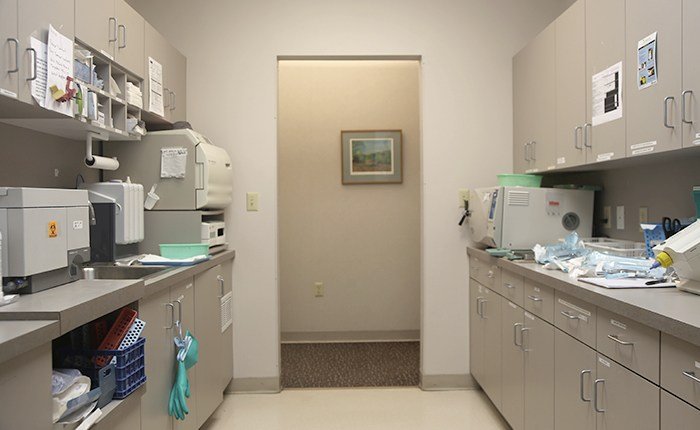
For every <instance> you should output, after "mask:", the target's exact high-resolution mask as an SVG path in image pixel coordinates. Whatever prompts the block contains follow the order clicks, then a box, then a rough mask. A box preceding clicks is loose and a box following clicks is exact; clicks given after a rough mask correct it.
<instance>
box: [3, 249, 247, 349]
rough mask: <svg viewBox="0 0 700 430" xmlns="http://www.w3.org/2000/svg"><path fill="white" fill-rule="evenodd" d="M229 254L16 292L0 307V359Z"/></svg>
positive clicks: (231, 254)
mask: <svg viewBox="0 0 700 430" xmlns="http://www.w3.org/2000/svg"><path fill="white" fill-rule="evenodd" d="M235 256H236V252H235V251H233V250H230V251H224V252H221V253H219V254H216V255H213V256H212V258H210V259H209V260H207V261H204V262H202V263H199V264H196V265H194V266H183V267H175V268H169V269H166V270H164V271H163V272H159V273H157V274H156V275H152V276H149V277H146V278H144V279H135V280H107V279H95V280H87V279H83V280H79V281H75V282H71V283H69V284H65V285H61V286H59V287H55V288H51V289H49V290H46V291H42V292H39V293H35V294H26V295H22V296H20V297H19V299H18V300H17V301H16V302H15V303H12V304H10V305H7V306H2V307H0V363H2V362H4V361H6V360H9V359H10V358H13V357H16V356H17V355H19V354H21V353H22V352H26V351H27V350H28V349H31V348H33V347H37V346H40V345H42V344H44V343H46V342H50V341H52V340H53V339H56V338H57V337H59V336H61V335H63V334H65V333H68V332H69V331H71V330H73V329H74V328H76V327H80V326H81V325H83V324H85V323H88V322H90V321H92V320H94V319H96V318H99V317H101V316H102V315H105V314H108V313H110V312H112V311H114V310H116V309H119V308H121V307H123V306H126V305H128V304H130V303H133V302H136V301H138V300H140V299H142V298H143V297H146V296H148V295H150V294H154V293H156V292H158V291H160V290H162V289H163V288H167V287H169V286H170V285H172V284H175V283H177V282H180V281H182V280H184V279H187V278H189V277H193V276H195V275H197V274H199V273H202V272H204V271H206V270H208V269H210V268H211V267H214V266H216V265H218V264H221V263H223V262H225V261H228V260H232V259H234V258H235Z"/></svg>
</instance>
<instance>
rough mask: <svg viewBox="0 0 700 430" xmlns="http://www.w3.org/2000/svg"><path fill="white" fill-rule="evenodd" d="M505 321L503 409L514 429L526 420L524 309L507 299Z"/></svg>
mask: <svg viewBox="0 0 700 430" xmlns="http://www.w3.org/2000/svg"><path fill="white" fill-rule="evenodd" d="M501 321H502V323H501V328H502V332H501V348H502V352H503V361H502V363H501V375H502V384H503V385H502V387H503V388H502V390H503V391H502V394H501V396H502V397H501V401H502V408H501V412H502V413H503V416H504V417H505V419H506V421H508V424H510V426H511V427H512V428H513V430H521V429H522V428H523V423H524V422H523V416H524V399H523V395H524V391H523V384H524V367H523V366H524V361H523V309H522V308H520V307H518V306H517V305H515V304H514V303H512V302H509V301H507V300H503V301H502V306H501Z"/></svg>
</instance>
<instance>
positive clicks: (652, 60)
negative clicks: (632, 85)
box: [637, 32, 659, 90]
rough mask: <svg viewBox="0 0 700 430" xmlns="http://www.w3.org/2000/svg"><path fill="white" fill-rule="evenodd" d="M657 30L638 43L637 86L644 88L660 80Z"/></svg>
mask: <svg viewBox="0 0 700 430" xmlns="http://www.w3.org/2000/svg"><path fill="white" fill-rule="evenodd" d="M656 54H657V52H656V32H654V33H652V34H650V35H649V36H647V37H645V38H644V39H642V40H640V41H639V42H638V43H637V88H639V89H640V90H643V89H644V88H649V87H650V86H652V85H654V84H656V82H658V79H659V77H658V70H657V69H656Z"/></svg>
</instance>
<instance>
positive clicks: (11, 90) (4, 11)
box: [0, 0, 20, 98]
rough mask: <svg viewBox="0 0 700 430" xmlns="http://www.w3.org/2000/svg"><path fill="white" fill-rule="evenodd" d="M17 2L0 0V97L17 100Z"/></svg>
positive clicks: (18, 50)
mask: <svg viewBox="0 0 700 430" xmlns="http://www.w3.org/2000/svg"><path fill="white" fill-rule="evenodd" d="M17 1H18V0H0V97H3V96H4V97H11V98H17V93H18V92H19V62H20V55H19V53H20V46H19V39H18V38H17Z"/></svg>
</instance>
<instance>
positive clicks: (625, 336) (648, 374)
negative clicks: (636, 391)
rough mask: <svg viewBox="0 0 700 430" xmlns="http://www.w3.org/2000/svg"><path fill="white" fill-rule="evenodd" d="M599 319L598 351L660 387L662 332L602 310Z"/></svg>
mask: <svg viewBox="0 0 700 430" xmlns="http://www.w3.org/2000/svg"><path fill="white" fill-rule="evenodd" d="M597 320H598V334H597V338H598V343H597V348H598V351H600V352H601V353H603V354H605V355H606V356H608V357H610V358H612V359H613V360H615V361H617V362H618V363H620V364H622V365H623V366H625V367H627V368H628V369H630V370H632V371H634V372H637V373H638V374H640V375H642V376H643V377H645V378H647V379H648V380H650V381H651V382H653V383H655V384H658V383H659V344H660V340H659V331H658V330H654V329H653V328H651V327H647V326H645V325H644V324H640V323H638V322H636V321H632V320H630V319H628V318H625V317H622V316H619V315H617V314H614V313H612V312H609V311H606V310H605V309H600V308H598V317H597ZM699 388H700V387H699Z"/></svg>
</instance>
